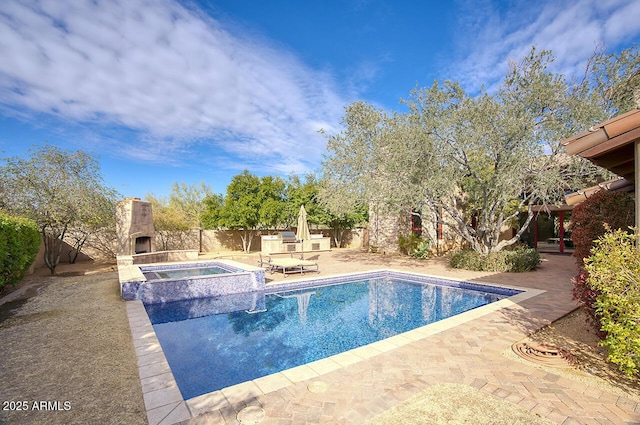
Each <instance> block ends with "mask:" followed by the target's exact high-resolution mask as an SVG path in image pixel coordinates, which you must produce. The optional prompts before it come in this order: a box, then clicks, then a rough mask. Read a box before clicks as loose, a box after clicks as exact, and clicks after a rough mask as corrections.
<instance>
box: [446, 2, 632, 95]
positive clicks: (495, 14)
mask: <svg viewBox="0 0 640 425" xmlns="http://www.w3.org/2000/svg"><path fill="white" fill-rule="evenodd" d="M459 9H460V10H459V13H460V14H461V18H460V24H461V25H462V28H461V30H460V32H459V33H460V34H461V36H460V39H459V40H457V43H458V46H459V48H460V49H461V50H460V51H461V53H460V58H459V60H457V61H455V63H453V64H452V66H451V73H450V75H453V78H454V79H457V80H459V81H461V82H462V83H463V85H464V86H465V87H467V88H468V89H469V90H472V91H473V90H477V89H479V88H480V86H481V85H483V84H484V85H485V87H486V88H488V89H492V88H495V87H496V85H497V84H499V82H500V80H501V79H502V77H503V76H504V75H505V74H506V72H507V67H508V63H509V60H520V59H521V58H522V57H523V56H525V55H526V54H527V53H528V52H529V50H530V49H531V46H534V45H535V46H536V47H537V48H538V49H545V50H552V51H553V54H554V55H555V57H556V62H555V63H554V65H553V66H554V71H556V72H561V73H564V74H568V75H576V74H579V73H580V72H582V71H583V70H584V66H585V63H586V61H587V59H588V58H589V57H590V56H591V55H592V54H593V52H594V51H595V49H596V48H597V47H598V46H601V45H602V44H604V47H605V49H611V48H617V47H619V46H620V45H621V44H623V43H625V42H628V41H629V40H631V39H633V38H634V37H637V36H638V35H640V26H639V25H638V23H637V20H638V16H640V2H637V1H635V0H609V1H601V0H578V1H573V2H564V1H560V2H557V1H551V0H547V1H543V2H530V1H523V0H519V1H515V2H513V4H512V5H511V7H510V8H509V9H507V10H500V8H499V7H498V6H497V5H496V4H495V2H493V1H491V0H487V1H484V2H469V1H466V0H465V1H462V2H460V3H459ZM469 16H472V18H470V17H469Z"/></svg>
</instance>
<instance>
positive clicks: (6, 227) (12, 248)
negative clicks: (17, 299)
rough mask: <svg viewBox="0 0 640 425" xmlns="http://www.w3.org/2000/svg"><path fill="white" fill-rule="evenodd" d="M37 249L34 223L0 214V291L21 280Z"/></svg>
mask: <svg viewBox="0 0 640 425" xmlns="http://www.w3.org/2000/svg"><path fill="white" fill-rule="evenodd" d="M39 249H40V233H39V232H38V227H37V226H36V223H35V222H33V221H32V220H29V219H27V218H24V217H15V216H10V215H7V214H5V213H2V212H0V289H1V288H2V287H3V286H4V285H7V284H11V285H15V284H16V283H18V282H20V280H22V278H23V277H24V274H25V273H26V271H27V269H28V268H29V266H30V265H31V264H32V263H33V261H34V260H35V258H36V255H37V254H38V250H39Z"/></svg>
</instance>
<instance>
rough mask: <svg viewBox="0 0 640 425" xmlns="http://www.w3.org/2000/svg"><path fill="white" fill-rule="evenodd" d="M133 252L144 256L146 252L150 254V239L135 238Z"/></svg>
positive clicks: (147, 237) (146, 237)
mask: <svg viewBox="0 0 640 425" xmlns="http://www.w3.org/2000/svg"><path fill="white" fill-rule="evenodd" d="M134 250H135V253H136V254H145V253H147V252H151V237H149V236H140V237H138V238H136V242H135V249H134Z"/></svg>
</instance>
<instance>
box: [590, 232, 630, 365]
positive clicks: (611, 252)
mask: <svg viewBox="0 0 640 425" xmlns="http://www.w3.org/2000/svg"><path fill="white" fill-rule="evenodd" d="M635 238H636V235H633V234H629V233H627V232H625V231H623V230H620V229H618V230H614V231H613V232H610V233H607V234H605V235H604V236H603V237H601V238H600V239H598V240H597V241H595V242H594V247H593V249H592V250H591V256H590V257H588V258H587V259H585V269H586V271H587V272H588V274H589V275H588V277H587V283H588V285H589V286H590V287H591V288H593V289H594V290H595V291H597V292H598V295H597V297H596V301H595V311H596V315H597V316H598V318H599V319H600V323H601V326H602V328H601V330H602V331H603V332H605V334H606V336H605V339H604V340H603V341H602V342H601V344H602V345H603V346H605V347H607V349H608V350H609V354H608V358H609V360H610V361H611V362H612V363H615V364H617V365H618V368H619V369H620V370H621V371H623V372H625V373H626V374H627V375H629V376H632V375H637V374H638V373H639V371H640V251H638V249H637V247H636V244H635V240H636V239H635Z"/></svg>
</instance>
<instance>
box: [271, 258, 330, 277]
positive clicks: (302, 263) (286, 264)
mask: <svg viewBox="0 0 640 425" xmlns="http://www.w3.org/2000/svg"><path fill="white" fill-rule="evenodd" d="M269 265H270V266H271V268H270V271H271V274H273V273H274V272H276V271H282V273H283V274H284V276H285V277H286V276H287V272H288V273H300V274H303V275H304V272H305V271H315V272H316V273H320V268H319V267H318V263H316V262H315V261H310V260H302V259H299V258H295V257H294V256H293V253H291V256H290V258H271V257H270V261H269ZM314 267H315V270H310V269H313V268H314Z"/></svg>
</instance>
